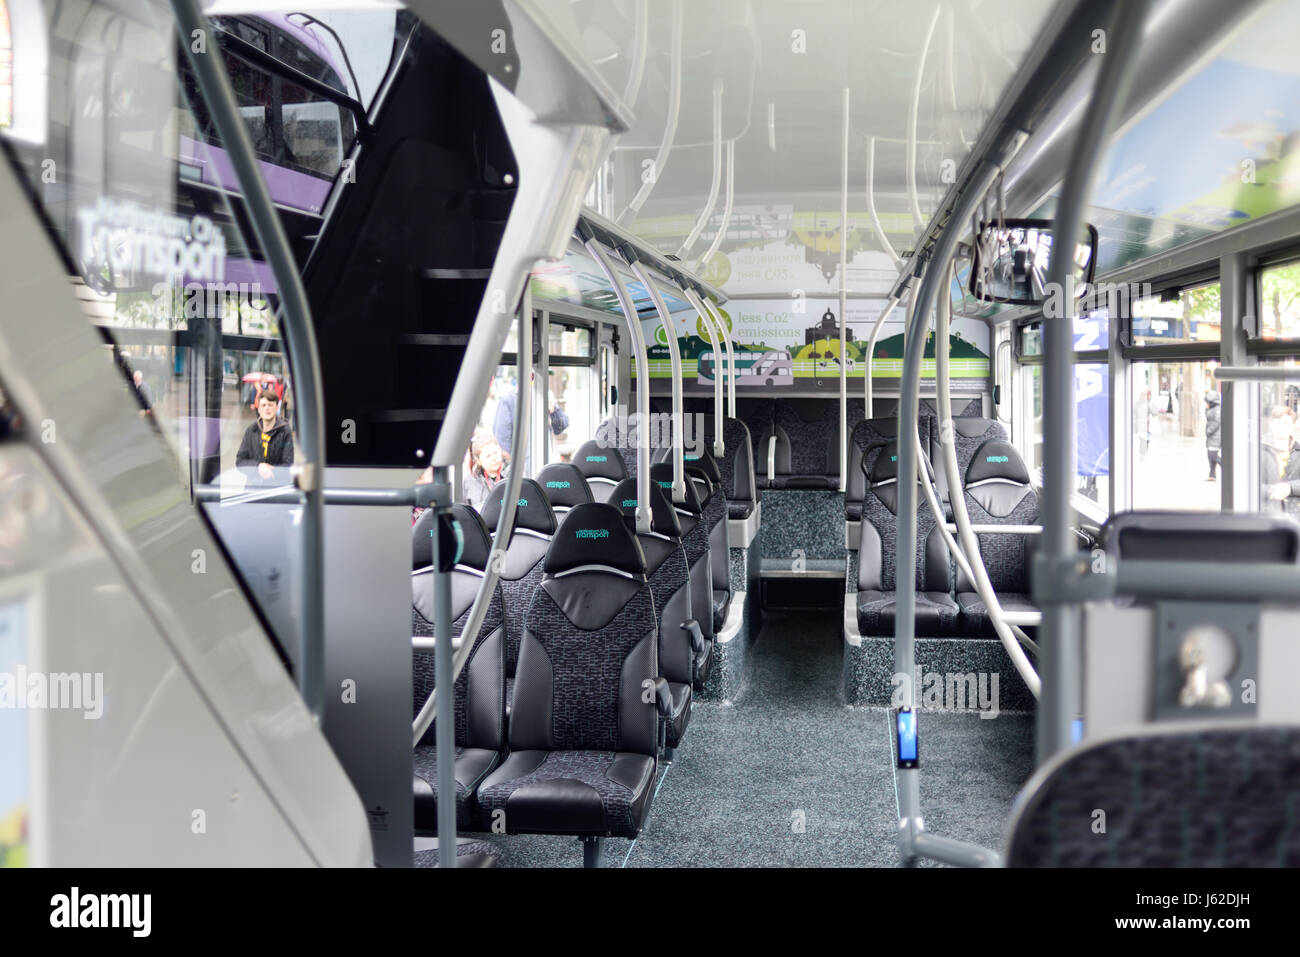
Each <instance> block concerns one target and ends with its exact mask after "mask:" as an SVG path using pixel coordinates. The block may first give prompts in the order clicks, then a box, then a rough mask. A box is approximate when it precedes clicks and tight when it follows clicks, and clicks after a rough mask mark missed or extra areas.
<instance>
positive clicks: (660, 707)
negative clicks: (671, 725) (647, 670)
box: [655, 677, 673, 719]
mask: <svg viewBox="0 0 1300 957" xmlns="http://www.w3.org/2000/svg"><path fill="white" fill-rule="evenodd" d="M655 709H656V710H657V711H658V712H659V717H661V718H664V719H669V718H671V717H672V716H673V694H672V692H671V691H669V690H668V682H667V681H665V680H664V679H663V678H662V677H660V678H655Z"/></svg>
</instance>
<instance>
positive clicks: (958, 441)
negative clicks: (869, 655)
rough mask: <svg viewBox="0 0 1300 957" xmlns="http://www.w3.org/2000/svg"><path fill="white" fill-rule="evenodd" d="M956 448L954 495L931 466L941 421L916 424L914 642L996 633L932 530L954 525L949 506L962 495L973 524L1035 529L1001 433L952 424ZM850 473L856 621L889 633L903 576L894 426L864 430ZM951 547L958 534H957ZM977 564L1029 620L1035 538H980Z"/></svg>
mask: <svg viewBox="0 0 1300 957" xmlns="http://www.w3.org/2000/svg"><path fill="white" fill-rule="evenodd" d="M952 433H953V434H952V442H953V444H954V447H955V451H956V457H957V464H958V469H959V471H960V473H961V476H962V486H961V488H960V489H957V490H955V491H954V490H952V489H950V488H949V487H948V483H947V481H946V476H945V475H944V470H943V469H942V468H937V469H936V468H935V467H934V466H933V465H932V464H931V463H932V462H935V461H938V460H939V456H940V455H941V454H942V446H941V444H940V443H941V436H940V433H939V428H938V420H937V419H936V418H935V417H933V416H922V417H921V419H920V421H919V425H918V438H919V439H920V447H921V461H920V465H921V471H920V472H919V474H918V476H917V479H918V488H917V503H918V507H917V514H916V529H917V535H916V540H917V558H916V566H915V568H914V569H912V572H911V573H912V575H913V576H914V584H915V588H916V633H917V634H918V635H926V636H944V635H969V636H988V635H993V634H995V632H994V629H993V623H992V619H991V617H990V616H989V613H988V608H987V607H986V605H985V604H984V602H983V601H982V600H981V599H980V597H979V594H978V592H977V590H976V587H975V584H974V582H971V581H969V580H968V579H967V577H966V576H965V575H964V574H963V573H962V572H961V570H960V568H959V567H958V565H957V563H956V561H955V559H954V558H953V556H952V554H951V553H950V552H949V550H948V547H947V544H946V543H945V541H944V538H943V534H942V532H941V531H940V529H939V528H938V522H939V521H943V522H944V523H946V524H951V523H952V521H953V516H952V509H951V497H952V495H953V494H958V495H961V496H962V498H963V501H964V502H965V505H966V511H967V513H968V515H969V517H970V521H971V524H972V525H976V526H996V525H1004V526H1023V525H1036V524H1037V523H1038V520H1039V498H1038V493H1037V491H1036V490H1035V489H1034V488H1033V485H1032V483H1031V481H1030V476H1029V471H1028V469H1026V467H1025V464H1024V462H1023V460H1022V459H1021V457H1020V454H1019V453H1018V452H1017V450H1016V448H1015V447H1014V446H1013V445H1012V444H1011V443H1010V442H1008V441H1007V439H1006V433H1005V431H1004V430H1003V429H1002V426H1001V425H1000V424H999V423H997V422H995V421H993V420H991V419H983V418H977V417H973V416H959V417H954V418H953V419H952ZM852 441H853V445H852V455H851V457H850V461H851V463H852V464H853V466H854V473H851V478H850V481H849V482H848V483H847V487H848V490H847V492H846V496H845V517H846V520H847V521H848V522H850V523H857V527H858V529H859V544H858V581H857V619H858V629H859V631H860V632H861V633H862V634H863V635H888V634H892V633H893V630H894V623H895V617H896V608H897V602H896V590H897V585H898V575H899V573H900V572H899V569H897V568H896V566H895V545H896V542H897V537H898V422H897V419H893V418H888V419H885V418H879V419H868V420H865V421H863V422H860V423H859V424H858V425H857V427H856V428H855V429H854V432H853V436H852ZM927 475H928V476H929V477H930V478H932V480H933V481H934V483H935V487H936V498H937V499H938V500H939V504H940V508H941V509H942V511H943V514H942V515H941V516H935V515H934V514H933V512H932V511H931V509H930V507H929V504H928V500H927V496H926V495H925V494H924V490H923V489H922V488H921V487H920V482H922V481H926V480H929V479H927ZM953 537H954V538H956V533H955V532H954V533H953ZM976 539H977V543H978V546H979V551H980V558H981V559H982V560H983V562H984V566H985V568H986V570H987V571H988V575H989V580H990V583H991V584H992V586H993V589H994V591H995V592H996V594H997V597H998V602H999V604H1000V605H1001V606H1002V608H1003V609H1004V610H1007V611H1033V610H1035V609H1034V606H1033V604H1032V602H1031V600H1030V597H1029V591H1030V587H1029V567H1030V561H1031V558H1032V549H1033V546H1034V538H1033V536H1032V535H1029V534H1026V533H1020V532H1015V533H1001V532H982V533H978V534H977V535H976Z"/></svg>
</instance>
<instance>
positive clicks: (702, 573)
mask: <svg viewBox="0 0 1300 957" xmlns="http://www.w3.org/2000/svg"><path fill="white" fill-rule="evenodd" d="M650 481H651V483H652V484H653V485H656V486H657V487H658V488H660V489H662V490H663V492H664V495H665V496H668V497H669V501H670V502H672V499H671V496H672V490H673V467H672V465H671V464H670V463H668V462H656V463H655V464H654V465H652V466H650ZM672 506H673V511H675V512H676V513H677V521H678V522H679V524H680V526H681V530H682V547H683V548H685V549H686V562H687V565H688V567H689V569H690V580H691V608H692V609H693V611H694V613H695V614H694V617H695V620H696V621H698V622H699V623H700V630H701V631H703V632H704V637H706V638H712V637H713V612H712V609H713V570H712V559H711V553H712V549H711V548H710V547H709V544H710V543H709V526H708V523H707V522H705V520H704V504H703V503H702V502H701V501H700V497H699V493H698V491H697V490H696V484H695V483H694V482H687V483H686V496H685V500H684V501H681V502H672ZM706 609H707V613H706Z"/></svg>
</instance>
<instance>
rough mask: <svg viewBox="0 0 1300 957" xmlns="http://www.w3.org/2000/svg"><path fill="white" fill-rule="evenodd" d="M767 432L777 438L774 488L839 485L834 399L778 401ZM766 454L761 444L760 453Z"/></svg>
mask: <svg viewBox="0 0 1300 957" xmlns="http://www.w3.org/2000/svg"><path fill="white" fill-rule="evenodd" d="M770 435H771V436H774V437H775V440H776V445H775V456H774V461H773V465H774V469H773V477H772V480H771V485H772V487H773V488H820V489H826V488H838V487H839V476H840V451H839V442H840V413H839V407H838V406H837V405H836V404H835V403H834V402H829V401H826V400H822V399H785V400H783V401H781V402H778V403H777V404H776V409H775V414H774V416H773V422H772V431H771V433H770ZM770 440H771V439H770V438H769V441H770ZM765 454H767V450H766V449H765V448H764V449H762V451H760V456H762V455H765Z"/></svg>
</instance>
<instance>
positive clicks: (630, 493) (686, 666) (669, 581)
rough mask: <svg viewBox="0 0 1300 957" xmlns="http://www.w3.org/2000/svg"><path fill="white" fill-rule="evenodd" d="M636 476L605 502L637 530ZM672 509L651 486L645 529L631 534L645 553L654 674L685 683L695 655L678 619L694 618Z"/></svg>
mask: <svg viewBox="0 0 1300 957" xmlns="http://www.w3.org/2000/svg"><path fill="white" fill-rule="evenodd" d="M636 503H637V497H636V480H635V479H624V480H623V481H622V482H619V483H618V487H617V488H616V489H615V490H614V496H613V498H611V499H610V504H611V505H615V506H617V507H618V509H619V510H620V511H621V512H622V513H623V519H624V521H625V522H626V523H627V524H628V528H629V529H631V530H632V531H633V532H636ZM681 534H682V528H681V524H680V523H679V522H678V521H677V512H676V511H675V510H674V509H673V505H672V501H671V499H669V497H668V495H666V494H665V493H664V491H663V489H661V488H659V486H657V485H651V486H650V531H649V532H639V533H636V536H637V541H638V542H640V544H641V551H642V552H643V553H644V555H645V562H646V580H647V581H648V582H649V583H650V594H651V595H652V596H653V598H654V603H655V614H656V615H657V616H658V618H659V673H660V674H661V675H663V677H664V678H665V679H667V680H668V681H677V682H681V683H683V684H690V683H691V680H692V677H693V676H692V666H693V663H694V653H693V652H692V650H691V643H690V636H689V635H687V634H686V633H685V632H684V631H683V630H682V627H681V625H682V622H684V621H686V620H687V619H689V618H693V617H694V615H693V614H692V607H691V589H690V565H689V564H688V563H687V560H686V549H685V548H684V547H683V545H682V538H681Z"/></svg>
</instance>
